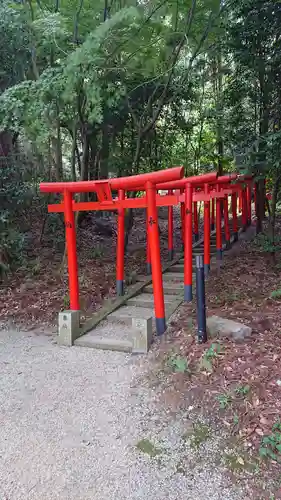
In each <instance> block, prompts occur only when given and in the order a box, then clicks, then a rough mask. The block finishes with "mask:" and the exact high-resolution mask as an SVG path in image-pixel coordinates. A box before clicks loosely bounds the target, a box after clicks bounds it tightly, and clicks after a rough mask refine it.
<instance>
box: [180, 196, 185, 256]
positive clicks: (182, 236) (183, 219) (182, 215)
mask: <svg viewBox="0 0 281 500" xmlns="http://www.w3.org/2000/svg"><path fill="white" fill-rule="evenodd" d="M181 193H184V190H182V189H181ZM184 231H185V203H184V202H182V203H181V238H182V246H183V247H184V242H185V237H184Z"/></svg>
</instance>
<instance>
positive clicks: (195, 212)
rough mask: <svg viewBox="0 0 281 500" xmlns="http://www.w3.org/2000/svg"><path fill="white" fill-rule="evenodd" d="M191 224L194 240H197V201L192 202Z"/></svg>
mask: <svg viewBox="0 0 281 500" xmlns="http://www.w3.org/2000/svg"><path fill="white" fill-rule="evenodd" d="M193 224H194V240H195V241H198V240H199V228H198V208H197V201H194V202H193Z"/></svg>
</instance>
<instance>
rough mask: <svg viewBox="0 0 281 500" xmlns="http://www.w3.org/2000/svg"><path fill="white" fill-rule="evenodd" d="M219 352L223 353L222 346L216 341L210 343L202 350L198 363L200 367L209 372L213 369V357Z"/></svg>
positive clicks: (219, 353) (218, 354)
mask: <svg viewBox="0 0 281 500" xmlns="http://www.w3.org/2000/svg"><path fill="white" fill-rule="evenodd" d="M221 354H223V347H222V346H221V345H220V344H218V343H214V344H211V346H210V347H209V348H208V349H207V350H206V351H205V352H204V354H203V355H202V357H201V360H200V364H199V367H200V369H203V370H206V371H207V372H210V373H211V372H212V371H213V361H214V359H216V358H217V357H218V356H220V355H221Z"/></svg>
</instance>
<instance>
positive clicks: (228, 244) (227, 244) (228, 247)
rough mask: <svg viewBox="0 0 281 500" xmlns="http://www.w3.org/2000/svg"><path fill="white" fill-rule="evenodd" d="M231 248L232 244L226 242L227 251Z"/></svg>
mask: <svg viewBox="0 0 281 500" xmlns="http://www.w3.org/2000/svg"><path fill="white" fill-rule="evenodd" d="M230 248H231V243H230V241H229V240H227V241H226V242H225V250H229V249H230Z"/></svg>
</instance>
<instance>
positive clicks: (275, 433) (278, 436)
mask: <svg viewBox="0 0 281 500" xmlns="http://www.w3.org/2000/svg"><path fill="white" fill-rule="evenodd" d="M259 454H260V456H261V457H262V458H271V459H272V460H275V461H276V462H281V422H280V421H278V422H276V423H275V424H274V425H273V427H272V433H271V434H269V435H268V436H264V437H263V438H262V440H261V445H260V448H259Z"/></svg>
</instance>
